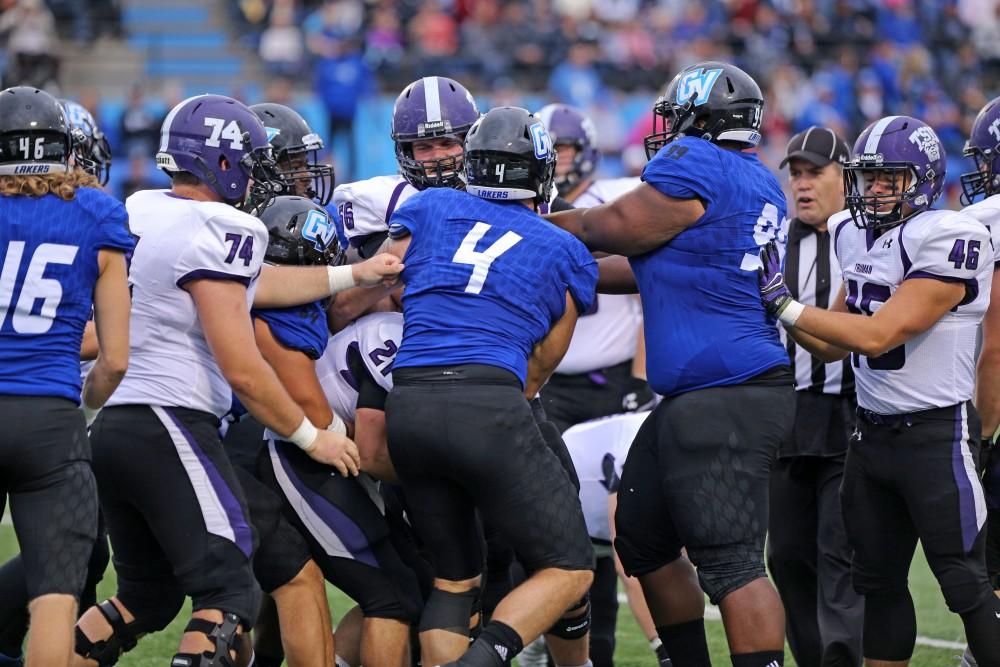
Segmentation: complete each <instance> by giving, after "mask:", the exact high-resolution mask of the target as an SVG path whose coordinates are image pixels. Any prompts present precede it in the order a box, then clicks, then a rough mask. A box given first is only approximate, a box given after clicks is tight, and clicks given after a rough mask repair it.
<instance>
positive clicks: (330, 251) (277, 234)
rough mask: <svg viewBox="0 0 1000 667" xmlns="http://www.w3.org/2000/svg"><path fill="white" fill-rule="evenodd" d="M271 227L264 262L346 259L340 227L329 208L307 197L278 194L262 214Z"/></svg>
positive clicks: (303, 263)
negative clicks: (338, 232)
mask: <svg viewBox="0 0 1000 667" xmlns="http://www.w3.org/2000/svg"><path fill="white" fill-rule="evenodd" d="M260 220H261V222H263V223H264V225H265V226H266V227H267V234H268V243H267V252H266V253H264V261H266V262H270V263H271V264H284V265H291V266H313V265H325V264H328V265H336V264H341V263H342V261H343V258H344V253H343V250H342V249H341V247H340V241H339V240H338V239H337V228H336V224H335V223H334V221H333V219H332V218H331V217H330V214H329V213H327V212H326V209H325V208H323V207H322V206H320V205H319V204H317V203H316V202H314V201H313V200H311V199H306V198H305V197H298V196H295V195H285V196H282V197H275V198H274V200H273V201H272V202H271V204H270V205H269V206H268V207H267V208H265V209H264V210H263V211H262V212H261V213H260Z"/></svg>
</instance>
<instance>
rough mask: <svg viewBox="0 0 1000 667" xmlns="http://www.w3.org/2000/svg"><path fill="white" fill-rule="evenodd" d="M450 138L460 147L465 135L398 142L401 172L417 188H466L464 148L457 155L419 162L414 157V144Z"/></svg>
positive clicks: (398, 160)
mask: <svg viewBox="0 0 1000 667" xmlns="http://www.w3.org/2000/svg"><path fill="white" fill-rule="evenodd" d="M439 138H448V139H453V140H454V141H456V142H457V143H458V144H459V145H460V146H461V144H462V141H463V139H464V138H465V136H464V134H463V135H457V134H447V135H437V136H433V135H432V136H428V137H420V138H417V139H412V140H404V139H397V140H396V161H397V162H398V163H399V171H400V173H401V174H402V175H403V177H404V178H406V180H407V181H409V182H410V183H411V184H413V185H414V186H416V187H419V188H421V189H424V188H456V189H462V188H464V187H465V180H464V178H463V174H464V170H465V166H464V161H465V149H464V148H463V149H462V150H461V151H460V152H459V153H457V154H455V155H449V156H445V157H439V158H430V159H426V160H418V159H416V158H415V157H413V144H414V143H416V142H417V141H427V140H431V139H439Z"/></svg>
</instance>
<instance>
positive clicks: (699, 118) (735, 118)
mask: <svg viewBox="0 0 1000 667" xmlns="http://www.w3.org/2000/svg"><path fill="white" fill-rule="evenodd" d="M763 111H764V96H763V94H762V93H761V92H760V86H758V85H757V82H756V81H754V80H753V77H751V76H750V75H749V74H747V73H746V72H744V71H743V70H741V69H740V68H739V67H737V66H736V65H730V64H729V63H723V62H718V61H715V60H709V61H706V62H703V63H698V64H696V65H691V66H690V67H687V68H686V69H683V70H681V72H680V73H679V74H678V75H677V76H675V77H674V78H673V80H672V81H671V82H670V83H669V84H667V90H666V91H665V92H664V93H663V96H662V97H660V98H659V99H658V100H657V101H656V104H655V105H654V106H653V133H652V134H650V135H649V136H647V137H646V142H645V143H646V157H647V159H652V158H653V156H654V155H656V153H657V152H658V151H659V150H660V149H661V148H663V146H665V145H666V144H668V143H670V142H671V141H673V140H674V139H676V138H677V137H678V136H680V135H687V136H692V137H699V138H702V139H708V140H709V141H713V142H720V141H732V142H734V143H737V144H741V145H743V146H746V147H752V146H756V145H757V144H758V143H760V125H761V121H762V119H763Z"/></svg>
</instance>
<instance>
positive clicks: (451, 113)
mask: <svg viewBox="0 0 1000 667" xmlns="http://www.w3.org/2000/svg"><path fill="white" fill-rule="evenodd" d="M478 118H479V109H478V108H477V107H476V101H475V100H474V99H472V93H470V92H469V91H468V90H466V88H465V86H463V85H462V84H460V83H459V82H457V81H455V80H453V79H449V78H446V77H443V76H425V77H424V78H422V79H417V80H416V81H414V82H413V83H411V84H410V85H408V86H407V87H406V88H404V89H403V92H402V93H400V94H399V97H397V98H396V104H395V106H393V108H392V140H393V142H395V144H396V162H398V163H399V172H400V173H401V174H402V175H403V177H404V178H406V180H407V181H409V182H410V183H411V184H412V185H414V186H415V187H417V188H442V187H444V188H455V187H461V186H462V180H461V175H462V155H461V154H460V155H457V156H455V157H446V158H437V159H432V160H416V159H414V157H413V142H415V141H421V140H424V139H433V138H436V137H452V138H454V139H456V140H457V141H459V142H462V141H463V140H464V139H465V135H466V133H467V132H468V131H469V128H470V127H472V124H473V123H475V122H476V120H477V119H478Z"/></svg>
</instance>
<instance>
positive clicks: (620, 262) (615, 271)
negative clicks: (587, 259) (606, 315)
mask: <svg viewBox="0 0 1000 667" xmlns="http://www.w3.org/2000/svg"><path fill="white" fill-rule="evenodd" d="M597 291H598V293H600V294H636V293H638V291H639V286H638V284H637V283H636V282H635V274H634V273H632V265H631V264H629V262H628V258H626V257H623V256H622V255H609V256H608V257H602V258H600V259H598V260H597Z"/></svg>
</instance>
